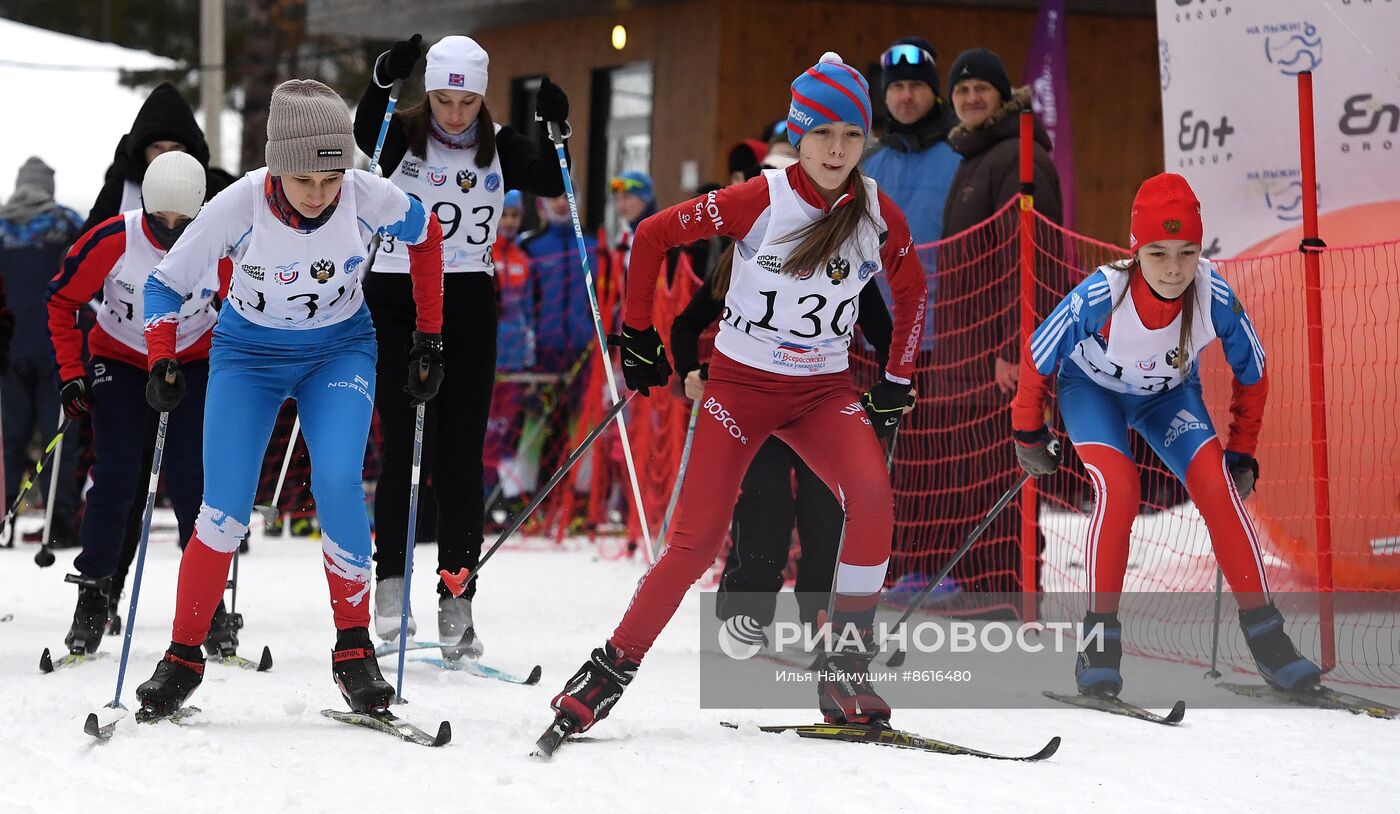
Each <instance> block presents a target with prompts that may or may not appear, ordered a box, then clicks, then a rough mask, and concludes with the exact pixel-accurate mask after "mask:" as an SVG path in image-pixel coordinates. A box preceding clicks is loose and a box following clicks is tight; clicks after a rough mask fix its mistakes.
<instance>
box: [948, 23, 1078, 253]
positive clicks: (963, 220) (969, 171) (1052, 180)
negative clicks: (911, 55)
mask: <svg viewBox="0 0 1400 814" xmlns="http://www.w3.org/2000/svg"><path fill="white" fill-rule="evenodd" d="M948 98H950V99H952V101H953V111H954V112H955V113H956V114H957V116H958V125H957V127H954V128H953V130H952V132H950V133H949V134H948V143H949V144H950V145H952V147H953V149H954V150H957V151H958V152H959V153H960V154H961V155H962V157H963V163H962V165H961V166H960V167H959V168H958V174H957V175H956V176H954V178H953V186H952V188H951V189H950V190H949V191H948V202H947V203H946V204H945V205H944V207H943V235H944V237H947V236H949V235H951V234H953V233H955V232H960V231H962V230H963V229H967V228H968V227H970V226H974V225H976V224H978V223H980V222H982V221H983V220H986V219H987V218H988V217H989V216H990V215H991V214H992V213H993V212H995V211H996V210H997V208H998V207H1000V206H1001V205H1002V204H1004V203H1006V202H1007V201H1008V200H1010V199H1011V197H1012V196H1013V195H1015V194H1016V193H1017V192H1019V191H1020V188H1021V168H1020V153H1019V149H1018V144H1017V143H1018V139H1019V137H1020V133H1021V130H1020V128H1021V124H1020V120H1019V119H1020V113H1021V111H1022V110H1030V108H1031V92H1030V88H1029V87H1024V86H1023V87H1019V88H1015V89H1013V88H1012V87H1011V81H1010V80H1009V79H1008V78H1007V75H1006V66H1005V65H1003V64H1002V61H1001V57H999V56H997V54H996V53H995V52H994V51H988V50H987V49H985V48H973V49H970V50H967V51H963V52H962V53H961V54H959V55H958V58H957V60H955V61H954V62H953V68H952V70H951V71H949V73H948ZM1034 132H1035V208H1036V210H1037V211H1039V212H1040V213H1041V214H1042V215H1044V216H1045V217H1047V218H1049V219H1050V220H1052V221H1054V222H1055V223H1059V222H1060V219H1061V204H1060V176H1059V175H1058V174H1057V173H1056V172H1055V163H1054V161H1052V160H1051V158H1050V150H1051V148H1052V147H1053V145H1052V144H1051V143H1050V136H1049V134H1048V133H1046V132H1045V128H1044V126H1042V125H1041V123H1040V119H1039V118H1036V119H1035V130H1034Z"/></svg>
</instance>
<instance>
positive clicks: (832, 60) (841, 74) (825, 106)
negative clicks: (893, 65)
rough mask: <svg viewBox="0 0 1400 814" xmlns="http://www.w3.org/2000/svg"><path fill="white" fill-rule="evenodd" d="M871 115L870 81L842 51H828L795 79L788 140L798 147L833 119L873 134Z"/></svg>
mask: <svg viewBox="0 0 1400 814" xmlns="http://www.w3.org/2000/svg"><path fill="white" fill-rule="evenodd" d="M870 115H871V114H870V83H869V82H866V81H865V77H863V76H861V75H860V71H857V70H856V69H855V68H852V67H851V66H850V65H847V64H846V63H844V62H842V61H841V55H840V54H837V53H836V52H834V51H827V52H826V53H825V54H822V58H821V59H820V60H818V61H817V64H816V65H813V66H812V67H810V68H808V69H807V70H806V71H803V72H802V74H801V75H800V76H798V77H797V78H796V79H794V80H792V105H791V106H790V107H789V108H788V118H787V121H788V141H790V142H792V144H793V146H797V142H799V141H801V140H802V136H803V135H804V134H805V133H806V132H807V131H808V130H811V129H812V128H813V127H817V126H819V125H823V124H827V123H829V122H850V123H851V124H854V125H858V126H859V127H860V129H862V130H864V131H865V132H866V133H869V132H870Z"/></svg>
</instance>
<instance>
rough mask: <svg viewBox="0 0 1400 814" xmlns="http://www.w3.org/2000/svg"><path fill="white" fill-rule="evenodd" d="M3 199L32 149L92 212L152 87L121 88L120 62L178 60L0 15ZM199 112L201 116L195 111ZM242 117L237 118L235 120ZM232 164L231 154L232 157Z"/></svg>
mask: <svg viewBox="0 0 1400 814" xmlns="http://www.w3.org/2000/svg"><path fill="white" fill-rule="evenodd" d="M0 42H3V43H4V44H5V48H4V53H3V54H0V87H3V88H4V89H5V127H3V128H0V200H3V199H7V198H9V196H10V193H11V192H12V191H13V190H14V183H15V173H16V172H17V171H18V170H19V167H20V165H21V164H23V163H24V161H25V160H26V159H27V158H29V156H31V155H37V156H38V157H39V158H41V159H43V160H44V163H46V164H48V165H49V166H50V167H53V168H54V185H55V197H56V198H57V199H58V202H59V203H61V204H64V205H65V206H69V207H71V208H73V209H75V210H77V211H78V213H79V214H80V215H83V216H84V217H86V215H87V213H88V209H90V208H91V207H92V203H93V201H94V200H96V198H97V193H98V191H99V190H100V189H101V188H102V176H103V173H105V172H106V170H107V165H108V164H110V163H111V161H112V152H113V150H115V149H116V146H117V140H118V139H120V138H121V137H122V135H123V134H124V133H126V131H127V130H128V129H129V128H130V127H131V122H132V119H134V118H135V117H136V112H137V111H138V110H140V109H141V103H142V102H143V101H145V99H146V91H144V90H140V89H133V88H128V87H123V86H122V85H121V84H120V83H119V82H118V70H117V69H118V68H126V69H138V70H139V69H151V68H168V67H171V66H173V65H174V64H175V63H174V61H172V60H170V59H167V58H165V57H162V56H157V55H156V54H152V53H149V52H147V51H136V50H132V49H130V48H123V47H121V46H120V45H112V44H110V43H102V42H95V41H93V40H86V39H83V38H81V37H73V36H70V35H67V34H59V33H56V32H53V31H49V30H47V29H43V28H35V27H33V26H28V25H23V24H21V23H16V22H14V21H12V20H3V19H0ZM230 115H232V114H227V113H226V114H225V117H224V128H223V132H224V145H223V150H222V152H223V155H224V156H225V157H226V159H227V158H228V157H232V158H233V159H234V162H233V163H235V164H236V163H237V161H236V159H237V155H238V151H237V138H238V132H237V128H236V125H234V126H231V125H230V122H229V116H230ZM196 117H197V118H199V119H200V120H201V121H202V117H201V116H199V113H198V111H196ZM235 121H236V119H235ZM226 165H227V160H226Z"/></svg>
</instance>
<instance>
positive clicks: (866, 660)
mask: <svg viewBox="0 0 1400 814" xmlns="http://www.w3.org/2000/svg"><path fill="white" fill-rule="evenodd" d="M844 638H845V637H842V638H841V639H838V640H837V641H836V642H835V643H834V645H833V648H832V649H831V650H830V651H829V652H827V653H826V654H824V655H823V657H822V662H821V666H820V668H818V681H817V705H818V707H819V708H820V709H821V712H822V716H823V717H824V718H825V719H826V722H827V723H829V724H859V725H863V726H889V723H890V705H889V704H888V703H886V701H885V699H883V698H881V697H880V694H879V693H878V692H876V691H875V688H874V687H873V686H871V684H870V662H872V661H874V659H875V655H876V654H877V653H878V652H879V648H878V647H876V646H875V634H874V631H873V630H869V629H867V630H862V631H860V637H859V638H860V640H859V641H858V642H845V641H843V639H844Z"/></svg>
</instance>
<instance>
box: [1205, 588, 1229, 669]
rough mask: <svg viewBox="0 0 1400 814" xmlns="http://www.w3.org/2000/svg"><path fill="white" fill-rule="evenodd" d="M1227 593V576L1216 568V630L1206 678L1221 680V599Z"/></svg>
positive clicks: (1212, 635) (1211, 645)
mask: <svg viewBox="0 0 1400 814" xmlns="http://www.w3.org/2000/svg"><path fill="white" fill-rule="evenodd" d="M1224 592H1225V574H1224V573H1223V572H1221V570H1220V567H1219V566H1216V568H1215V628H1214V630H1212V631H1211V636H1210V670H1208V671H1206V675H1205V677H1206V678H1220V671H1219V670H1217V669H1216V667H1215V665H1216V657H1217V656H1218V655H1219V653H1220V597H1221V594H1223V593H1224Z"/></svg>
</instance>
